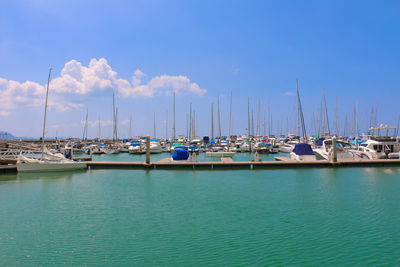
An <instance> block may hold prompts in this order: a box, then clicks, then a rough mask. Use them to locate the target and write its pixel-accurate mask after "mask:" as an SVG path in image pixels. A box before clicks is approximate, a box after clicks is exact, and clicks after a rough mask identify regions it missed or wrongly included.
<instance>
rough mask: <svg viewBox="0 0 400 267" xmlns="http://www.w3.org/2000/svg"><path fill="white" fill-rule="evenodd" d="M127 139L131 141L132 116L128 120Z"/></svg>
mask: <svg viewBox="0 0 400 267" xmlns="http://www.w3.org/2000/svg"><path fill="white" fill-rule="evenodd" d="M129 138H130V139H132V114H131V117H130V118H129Z"/></svg>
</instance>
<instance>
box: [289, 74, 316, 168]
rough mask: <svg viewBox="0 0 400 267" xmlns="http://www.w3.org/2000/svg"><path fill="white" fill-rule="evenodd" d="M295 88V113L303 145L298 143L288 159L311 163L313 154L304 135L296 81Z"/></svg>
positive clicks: (313, 157) (304, 127)
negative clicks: (301, 133)
mask: <svg viewBox="0 0 400 267" xmlns="http://www.w3.org/2000/svg"><path fill="white" fill-rule="evenodd" d="M296 87H297V112H298V118H299V122H300V123H301V129H302V132H303V140H304V143H302V142H299V143H298V144H296V145H295V146H294V148H293V150H292V152H290V158H291V159H293V160H297V161H313V160H315V154H314V151H313V150H312V148H311V146H310V144H307V133H306V126H305V124H304V116H303V108H302V106H301V101H300V93H299V82H298V81H296ZM299 131H300V130H299ZM299 133H300V132H299ZM299 135H300V134H299Z"/></svg>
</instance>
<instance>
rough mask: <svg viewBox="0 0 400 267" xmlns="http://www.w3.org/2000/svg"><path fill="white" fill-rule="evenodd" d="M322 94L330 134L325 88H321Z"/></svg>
mask: <svg viewBox="0 0 400 267" xmlns="http://www.w3.org/2000/svg"><path fill="white" fill-rule="evenodd" d="M323 95H324V106H325V114H326V124H327V125H328V133H329V135H331V128H330V126H329V117H328V107H327V106H326V98H325V89H323Z"/></svg>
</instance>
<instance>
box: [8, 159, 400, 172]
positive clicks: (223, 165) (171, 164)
mask: <svg viewBox="0 0 400 267" xmlns="http://www.w3.org/2000/svg"><path fill="white" fill-rule="evenodd" d="M86 164H87V167H88V169H106V168H114V169H124V168H125V169H208V170H209V169H268V168H270V169H274V168H302V167H303V168H311V167H317V168H328V167H335V168H337V167H382V166H399V167H400V159H378V160H367V159H365V160H346V161H338V162H336V163H332V162H329V161H326V160H317V161H295V160H290V159H280V160H277V161H259V162H253V161H230V160H224V161H197V162H191V161H182V162H179V161H170V160H160V161H157V162H151V163H149V164H147V163H145V162H139V161H89V162H86ZM9 172H17V167H16V165H14V164H13V165H0V173H9Z"/></svg>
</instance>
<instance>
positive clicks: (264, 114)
mask: <svg viewBox="0 0 400 267" xmlns="http://www.w3.org/2000/svg"><path fill="white" fill-rule="evenodd" d="M263 128H264V131H263V136H265V111H264V123H263Z"/></svg>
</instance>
